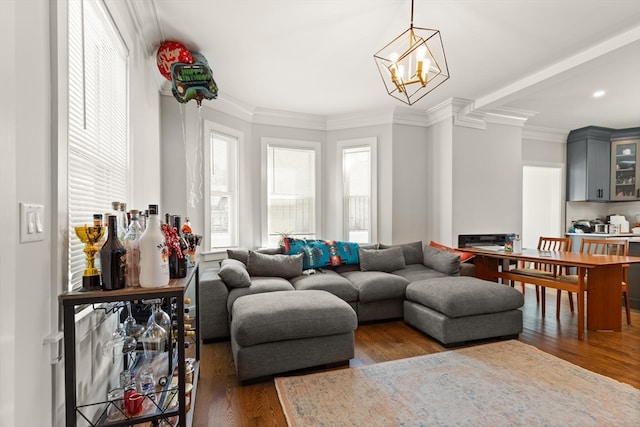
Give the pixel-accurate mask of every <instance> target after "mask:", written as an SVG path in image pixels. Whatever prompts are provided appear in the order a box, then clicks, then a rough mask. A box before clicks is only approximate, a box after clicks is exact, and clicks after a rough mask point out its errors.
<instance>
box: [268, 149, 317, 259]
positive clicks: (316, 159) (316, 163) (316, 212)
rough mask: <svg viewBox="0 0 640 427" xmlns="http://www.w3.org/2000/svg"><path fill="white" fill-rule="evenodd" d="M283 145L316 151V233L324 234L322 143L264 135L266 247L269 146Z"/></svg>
mask: <svg viewBox="0 0 640 427" xmlns="http://www.w3.org/2000/svg"><path fill="white" fill-rule="evenodd" d="M269 146H274V147H282V148H291V149H307V150H314V151H315V177H314V178H315V200H314V208H315V209H314V210H315V235H316V237H319V236H322V230H321V227H320V225H321V220H320V218H321V217H320V210H321V206H322V184H321V176H322V172H321V165H322V151H321V144H320V143H319V142H316V141H301V140H290V139H280V138H269V137H263V138H261V175H260V178H261V191H260V194H261V195H262V202H261V205H262V208H261V212H262V215H261V230H262V231H261V233H260V234H261V239H262V246H263V247H266V246H268V245H269V226H268V219H269V218H268V215H269V210H268V207H267V204H268V199H269V189H268V188H267V173H268V158H267V155H268V147H269Z"/></svg>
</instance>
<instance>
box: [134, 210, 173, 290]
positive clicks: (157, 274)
mask: <svg viewBox="0 0 640 427" xmlns="http://www.w3.org/2000/svg"><path fill="white" fill-rule="evenodd" d="M168 284H169V263H168V253H167V243H166V241H165V238H164V234H163V233H162V230H161V229H160V220H159V219H158V205H149V218H148V222H147V228H146V229H145V230H144V233H142V236H140V286H142V287H143V288H155V287H161V286H166V285H168Z"/></svg>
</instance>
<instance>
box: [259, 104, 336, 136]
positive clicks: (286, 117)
mask: <svg viewBox="0 0 640 427" xmlns="http://www.w3.org/2000/svg"><path fill="white" fill-rule="evenodd" d="M252 122H253V123H254V124H261V125H269V126H284V127H289V128H301V129H308V130H321V131H325V130H327V120H326V118H325V117H324V116H316V115H312V114H303V113H292V112H290V111H280V110H271V109H268V108H256V109H255V110H254V112H253V120H252Z"/></svg>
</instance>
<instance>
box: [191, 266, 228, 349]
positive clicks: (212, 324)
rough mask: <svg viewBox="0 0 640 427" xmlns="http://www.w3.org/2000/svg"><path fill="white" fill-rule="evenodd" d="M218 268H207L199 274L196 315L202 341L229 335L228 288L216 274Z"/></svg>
mask: <svg viewBox="0 0 640 427" xmlns="http://www.w3.org/2000/svg"><path fill="white" fill-rule="evenodd" d="M219 270H220V269H219V268H208V269H206V270H203V271H202V273H201V274H200V293H199V295H198V313H197V315H198V316H199V317H200V322H199V323H200V338H201V339H202V340H203V341H207V340H217V339H223V338H227V337H228V336H229V313H228V311H227V298H228V296H229V289H227V285H225V283H224V282H223V281H222V279H221V278H220V276H219V275H218V271H219Z"/></svg>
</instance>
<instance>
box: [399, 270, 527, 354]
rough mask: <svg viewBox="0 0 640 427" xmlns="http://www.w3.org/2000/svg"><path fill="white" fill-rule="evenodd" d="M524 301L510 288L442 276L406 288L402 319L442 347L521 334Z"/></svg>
mask: <svg viewBox="0 0 640 427" xmlns="http://www.w3.org/2000/svg"><path fill="white" fill-rule="evenodd" d="M523 304H524V298H523V296H522V294H521V293H520V292H518V291H517V290H515V289H514V288H512V287H510V286H505V285H501V284H499V283H495V282H489V281H486V280H481V279H477V278H475V277H466V276H464V277H463V276H459V277H442V278H435V279H427V280H420V281H417V282H413V283H411V284H410V285H409V286H407V291H406V300H405V302H404V320H405V322H407V323H408V324H410V325H412V326H413V327H415V328H417V329H419V330H421V331H422V332H424V333H426V334H427V335H430V336H431V337H433V338H435V339H437V340H438V341H440V342H441V343H442V344H443V345H444V346H445V347H448V346H453V345H459V344H464V343H465V342H467V341H473V340H479V339H485V338H494V337H509V338H515V337H517V336H518V334H519V333H520V332H522V311H520V307H522V305H523Z"/></svg>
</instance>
